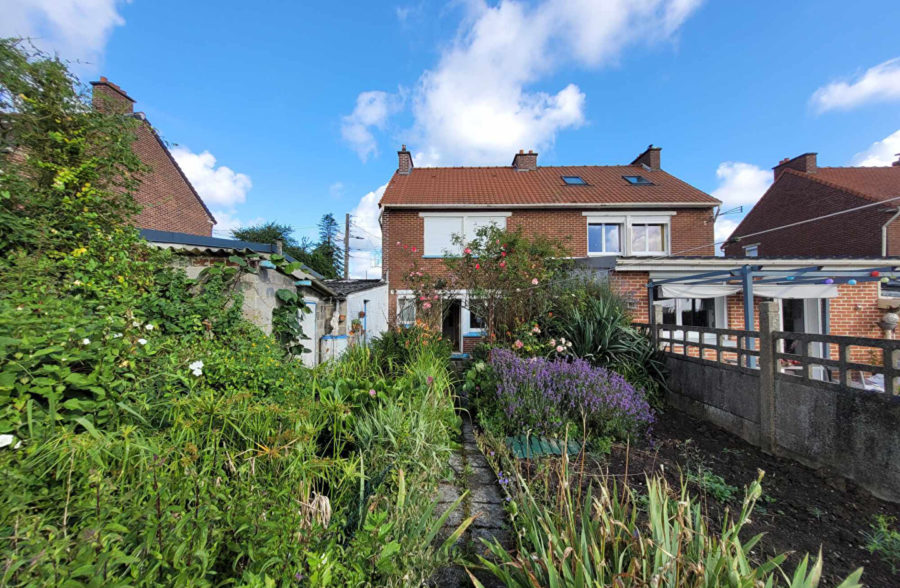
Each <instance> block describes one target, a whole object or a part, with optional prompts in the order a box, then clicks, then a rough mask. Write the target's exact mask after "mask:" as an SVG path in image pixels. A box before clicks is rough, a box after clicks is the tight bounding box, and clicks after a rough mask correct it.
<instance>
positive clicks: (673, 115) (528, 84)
mask: <svg viewBox="0 0 900 588" xmlns="http://www.w3.org/2000/svg"><path fill="white" fill-rule="evenodd" d="M0 13H2V14H5V15H7V16H6V17H5V18H4V19H3V22H0V34H2V35H11V34H17V35H30V36H32V37H34V38H35V39H36V42H37V44H39V45H41V46H43V47H46V48H48V49H51V50H55V51H58V52H59V53H60V55H62V56H63V57H67V58H71V59H80V60H81V63H80V64H79V65H78V66H77V69H78V72H79V74H80V75H81V76H82V78H83V79H84V80H86V81H87V80H90V79H96V77H97V76H99V75H105V76H107V77H108V78H109V79H110V80H112V81H114V82H115V83H117V84H119V85H120V86H122V87H123V88H124V89H125V90H126V91H127V92H129V94H130V95H131V96H132V97H134V98H135V99H136V100H137V105H136V108H137V109H139V110H142V111H144V112H146V113H147V115H148V118H149V119H150V121H151V122H152V123H153V124H154V125H155V126H156V127H157V128H158V129H159V130H160V131H161V133H162V134H163V136H164V137H165V138H166V139H167V140H169V141H170V142H172V143H174V144H176V145H177V147H176V148H175V153H176V157H177V158H178V160H179V162H181V163H182V166H183V167H184V168H185V171H186V173H188V175H189V177H191V179H192V181H194V183H195V185H196V186H197V188H198V190H199V191H200V193H201V195H203V196H204V199H205V200H207V202H208V203H209V204H210V207H211V208H212V209H213V210H214V211H215V213H216V216H217V217H218V218H219V219H220V221H221V223H220V227H219V230H218V232H219V233H221V232H225V231H227V230H228V228H229V227H231V226H236V225H238V224H241V223H248V222H256V221H259V220H263V219H264V220H276V221H279V222H284V223H288V224H291V225H293V226H295V227H297V232H298V233H299V234H306V233H310V234H312V233H314V229H313V228H312V227H314V225H315V224H316V222H317V221H318V219H319V217H320V216H321V215H322V214H323V213H325V212H333V213H334V214H335V215H336V216H337V217H338V218H340V219H342V218H343V214H344V213H345V212H352V213H354V214H355V224H356V225H357V226H358V227H359V229H357V230H355V233H354V234H357V235H358V236H361V237H364V238H363V239H356V240H354V244H355V246H357V247H359V250H358V252H356V253H355V254H354V262H353V269H354V274H355V275H357V276H364V275H365V274H366V271H368V272H369V274H370V275H375V274H377V269H375V268H376V267H377V251H375V250H376V249H377V247H378V245H379V243H378V239H377V237H378V228H377V219H376V216H377V208H376V206H375V204H376V203H377V199H378V196H379V195H380V192H379V191H378V190H379V188H381V187H383V185H384V184H385V183H386V182H387V181H388V180H389V179H390V177H391V174H392V173H393V171H394V169H395V168H396V165H397V161H396V151H397V148H398V147H399V145H400V144H401V143H406V144H407V145H408V146H409V148H410V149H411V150H412V151H413V153H414V156H415V157H414V158H415V162H416V164H417V165H420V166H421V165H426V164H431V165H467V164H469V165H485V164H489V165H490V164H493V165H508V164H509V163H510V161H511V159H512V155H513V153H514V152H515V151H516V150H517V149H519V148H524V149H535V150H538V151H539V153H540V157H539V164H544V165H552V164H613V163H627V162H629V161H631V159H633V158H634V156H636V155H637V154H638V153H640V152H641V151H642V150H643V149H644V148H645V147H646V146H647V145H648V144H650V143H653V144H656V145H660V146H662V147H663V151H662V162H663V168H664V169H666V170H667V171H669V172H670V173H673V174H675V175H677V176H679V177H681V178H682V179H684V180H686V181H688V182H690V183H692V184H694V185H695V186H697V187H698V188H701V189H703V190H705V191H707V192H710V193H713V194H714V195H716V196H718V197H720V198H721V199H723V200H725V201H726V203H727V204H728V207H732V206H736V205H738V204H743V205H744V206H745V210H747V209H748V208H749V206H750V205H752V203H753V202H754V201H755V199H757V198H758V197H759V196H761V195H762V192H763V191H764V190H765V188H766V186H767V183H768V182H769V181H770V177H771V170H770V168H771V167H772V166H773V165H775V164H776V163H777V161H778V160H779V159H781V158H782V157H792V156H795V155H798V154H800V153H803V152H805V151H817V152H818V153H819V163H820V165H850V164H854V163H865V164H868V165H876V164H880V165H884V164H887V163H888V162H890V161H891V160H892V159H893V158H892V154H893V153H896V152H900V61H892V60H895V59H898V58H900V40H898V36H897V32H896V24H897V23H898V22H900V3H897V2H893V1H880V2H872V1H869V2H867V1H857V2H853V3H848V2H845V1H823V0H819V1H812V0H811V1H803V2H800V1H794V2H764V1H756V2H730V1H718V2H715V1H706V2H702V1H699V0H640V1H637V0H634V1H628V0H609V1H601V0H594V1H587V0H580V1H579V0H572V1H566V2H551V1H543V2H519V1H504V2H499V3H497V2H490V3H482V2H477V1H475V0H471V1H466V2H455V3H439V2H426V1H421V2H416V1H411V2H404V1H401V2H397V3H392V2H355V3H351V2H341V3H299V2H264V3H247V2H231V1H228V0H219V1H218V2H206V1H192V2H184V1H183V0H182V1H181V2H174V1H170V0H153V1H150V0H133V1H132V2H121V1H116V0H0ZM739 218H740V215H730V216H727V217H724V218H723V220H722V221H720V226H719V227H718V229H719V233H720V234H727V232H728V228H729V227H730V226H732V225H730V224H729V223H734V222H736V221H737V220H739Z"/></svg>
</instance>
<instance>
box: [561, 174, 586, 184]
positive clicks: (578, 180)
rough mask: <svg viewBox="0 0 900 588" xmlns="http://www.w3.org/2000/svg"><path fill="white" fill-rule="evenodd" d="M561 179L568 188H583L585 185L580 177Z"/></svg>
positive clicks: (564, 177)
mask: <svg viewBox="0 0 900 588" xmlns="http://www.w3.org/2000/svg"><path fill="white" fill-rule="evenodd" d="M562 179H563V181H564V182H565V183H566V184H568V185H570V186H584V185H586V184H587V182H585V181H584V178H582V177H581V176H563V177H562Z"/></svg>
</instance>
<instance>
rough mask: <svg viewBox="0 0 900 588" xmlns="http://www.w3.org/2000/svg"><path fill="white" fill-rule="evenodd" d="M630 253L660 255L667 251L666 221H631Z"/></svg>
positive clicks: (667, 226)
mask: <svg viewBox="0 0 900 588" xmlns="http://www.w3.org/2000/svg"><path fill="white" fill-rule="evenodd" d="M630 228H631V254H632V255H660V254H665V253H666V252H667V247H666V244H667V242H668V231H667V229H668V228H669V225H668V223H632V225H631V227H630Z"/></svg>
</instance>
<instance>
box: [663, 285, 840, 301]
mask: <svg viewBox="0 0 900 588" xmlns="http://www.w3.org/2000/svg"><path fill="white" fill-rule="evenodd" d="M660 288H661V290H662V296H663V298H718V297H720V296H730V295H732V294H737V293H738V292H740V291H741V287H740V286H735V285H731V284H696V285H691V284H663V285H661V286H660ZM753 295H754V296H760V297H762V298H837V296H838V287H837V286H836V285H834V284H782V285H779V284H760V285H759V286H756V285H754V286H753Z"/></svg>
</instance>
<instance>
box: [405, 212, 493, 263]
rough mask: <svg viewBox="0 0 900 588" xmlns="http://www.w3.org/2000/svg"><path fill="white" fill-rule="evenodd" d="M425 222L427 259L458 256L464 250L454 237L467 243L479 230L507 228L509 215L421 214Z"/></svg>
mask: <svg viewBox="0 0 900 588" xmlns="http://www.w3.org/2000/svg"><path fill="white" fill-rule="evenodd" d="M421 216H422V217H423V218H424V221H425V251H424V252H423V253H424V255H425V256H426V257H445V256H451V257H452V256H458V255H461V254H462V248H461V247H460V246H459V245H457V244H456V243H454V236H456V235H459V236H461V237H462V239H463V242H465V243H467V242H469V241H471V240H472V239H474V238H475V237H476V234H477V232H478V229H480V228H481V227H484V226H488V225H496V226H497V227H499V228H501V229H505V228H506V217H507V216H509V215H508V214H504V213H498V214H488V213H485V214H460V215H455V214H441V213H421Z"/></svg>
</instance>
